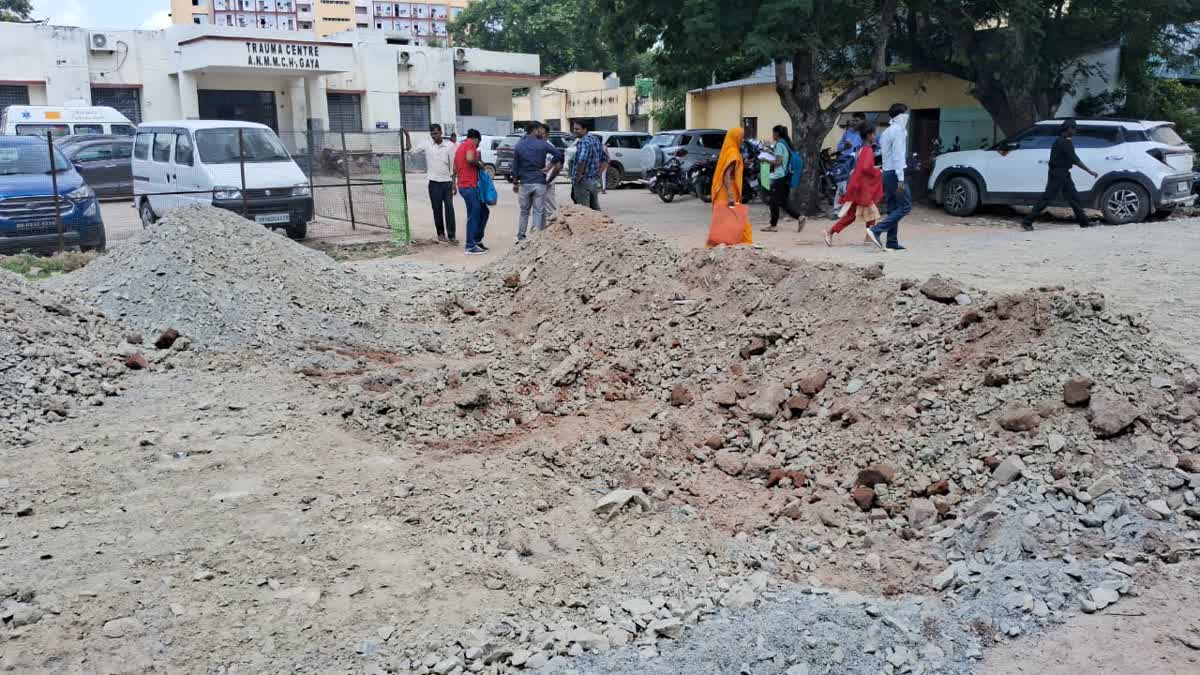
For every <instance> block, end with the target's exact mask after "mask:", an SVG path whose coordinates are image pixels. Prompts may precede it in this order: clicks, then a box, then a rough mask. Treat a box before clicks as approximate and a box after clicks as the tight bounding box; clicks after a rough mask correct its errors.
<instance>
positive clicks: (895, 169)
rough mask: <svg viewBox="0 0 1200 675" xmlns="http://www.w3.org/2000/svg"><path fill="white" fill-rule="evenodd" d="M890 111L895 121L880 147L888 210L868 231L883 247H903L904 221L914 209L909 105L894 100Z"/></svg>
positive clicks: (901, 248)
mask: <svg viewBox="0 0 1200 675" xmlns="http://www.w3.org/2000/svg"><path fill="white" fill-rule="evenodd" d="M888 115H890V116H891V118H892V121H891V123H890V124H889V125H888V128H887V129H886V130H885V131H884V132H883V134H882V135H881V136H880V137H879V148H880V151H881V152H882V153H883V194H884V196H886V197H887V209H888V214H887V216H885V217H884V218H883V220H881V221H879V224H877V225H876V226H875V227H872V228H871V229H869V230H867V235H868V236H869V237H870V238H871V241H872V242H873V243H874V244H875V245H876V246H878V247H879V248H881V249H885V250H891V251H903V250H904V247H903V246H901V245H900V221H901V220H902V219H903V218H904V217H905V216H907V215H908V214H909V213H911V212H912V192H911V191H910V190H909V188H908V185H907V183H906V182H905V180H904V171H905V169H907V168H908V106H906V105H904V104H903V103H894V104H892V107H891V109H890V110H889V111H888ZM885 235H886V243H885V241H884V237H885Z"/></svg>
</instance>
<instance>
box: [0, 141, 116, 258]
mask: <svg viewBox="0 0 1200 675" xmlns="http://www.w3.org/2000/svg"><path fill="white" fill-rule="evenodd" d="M55 181H57V185H58V199H57V202H58V206H57V208H56V207H55V201H56V199H55V192H54V186H55ZM56 212H57V214H58V215H60V216H61V217H62V227H63V241H64V242H65V243H66V245H68V246H78V247H79V248H80V250H83V251H92V250H100V251H102V250H104V243H105V236H104V220H103V219H102V218H101V216H100V204H99V202H97V201H96V193H95V192H93V191H92V189H91V188H90V187H88V185H87V183H86V182H85V181H84V179H83V176H80V175H79V172H78V171H76V170H75V167H74V166H72V165H71V162H70V161H68V160H67V158H66V157H65V156H63V154H62V152H60V151H59V150H58V149H57V148H55V149H54V170H53V172H52V171H51V162H50V153H49V151H48V148H47V146H46V141H45V139H41V138H36V137H32V136H0V253H5V252H7V253H14V252H17V251H24V250H31V251H46V250H53V249H55V248H57V247H58V221H57V219H56Z"/></svg>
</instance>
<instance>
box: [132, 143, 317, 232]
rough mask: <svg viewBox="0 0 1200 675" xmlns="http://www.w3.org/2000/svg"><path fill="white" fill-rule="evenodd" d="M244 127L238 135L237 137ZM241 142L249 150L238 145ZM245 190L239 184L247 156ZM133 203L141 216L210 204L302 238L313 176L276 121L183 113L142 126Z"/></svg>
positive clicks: (149, 218) (150, 220)
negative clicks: (183, 115)
mask: <svg viewBox="0 0 1200 675" xmlns="http://www.w3.org/2000/svg"><path fill="white" fill-rule="evenodd" d="M239 133H240V134H241V139H240V141H239V138H238V136H239ZM239 146H241V147H242V148H244V156H243V154H242V152H240V151H239ZM243 161H244V162H245V165H246V170H245V177H246V185H245V187H246V190H245V193H244V194H243V192H242V166H241V165H242V163H243ZM133 188H134V203H135V204H136V205H137V208H138V214H139V215H140V217H141V220H142V224H143V225H144V226H146V227H149V226H150V225H153V224H154V223H155V222H156V221H157V220H158V218H159V217H160V216H162V215H163V214H165V213H166V212H167V211H170V210H171V209H172V208H176V207H180V206H187V205H190V204H209V205H212V206H215V207H217V208H222V209H228V210H230V211H236V212H238V213H242V210H243V207H244V208H245V213H246V217H247V218H249V219H250V220H253V221H254V222H256V223H259V224H260V225H265V226H267V227H270V228H272V229H276V228H284V229H285V230H287V234H288V236H289V237H291V238H293V239H303V238H304V237H305V235H306V234H307V233H308V223H309V221H311V220H312V218H313V199H312V190H311V188H310V187H309V182H308V178H307V177H306V176H305V175H304V172H303V171H301V170H300V167H299V166H297V165H296V162H294V161H292V157H291V155H289V154H288V151H287V149H285V148H284V147H283V143H282V142H280V140H279V137H278V136H276V135H275V132H274V131H271V128H270V127H268V126H265V125H262V124H255V123H253V122H227V121H206V120H186V121H178V122H152V123H144V124H141V125H139V126H138V129H137V136H136V137H135V139H134V143H133Z"/></svg>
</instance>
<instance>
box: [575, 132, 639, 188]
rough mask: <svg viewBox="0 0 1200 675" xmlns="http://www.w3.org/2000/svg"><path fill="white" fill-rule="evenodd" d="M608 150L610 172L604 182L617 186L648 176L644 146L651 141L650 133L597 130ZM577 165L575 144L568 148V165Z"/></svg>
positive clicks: (607, 184) (609, 185) (610, 185)
mask: <svg viewBox="0 0 1200 675" xmlns="http://www.w3.org/2000/svg"><path fill="white" fill-rule="evenodd" d="M593 133H595V134H596V135H597V136H599V137H600V140H601V141H602V142H603V143H604V148H605V149H606V150H608V174H607V176H606V177H605V180H604V184H605V185H606V186H608V187H617V186H618V185H620V184H621V183H624V182H625V181H629V180H640V179H642V178H645V177H646V165H645V160H644V158H643V157H642V148H643V147H644V146H645V145H646V143H649V142H650V138H651V136H650V134H647V133H643V132H640V131H596V132H593ZM573 166H575V146H574V145H572V146H571V147H570V148H568V149H567V167H568V169H569V168H570V167H573Z"/></svg>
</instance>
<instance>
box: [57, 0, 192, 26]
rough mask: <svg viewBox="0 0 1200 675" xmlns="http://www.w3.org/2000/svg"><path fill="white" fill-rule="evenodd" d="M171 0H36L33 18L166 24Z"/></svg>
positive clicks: (62, 22)
mask: <svg viewBox="0 0 1200 675" xmlns="http://www.w3.org/2000/svg"><path fill="white" fill-rule="evenodd" d="M170 8H171V1H170V0H33V18H35V19H45V18H49V19H50V23H53V24H58V25H62V26H81V27H83V28H98V29H108V30H114V29H131V28H165V27H167V25H169V24H170V23H171V19H170V16H169V14H170V11H171V9H170Z"/></svg>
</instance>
